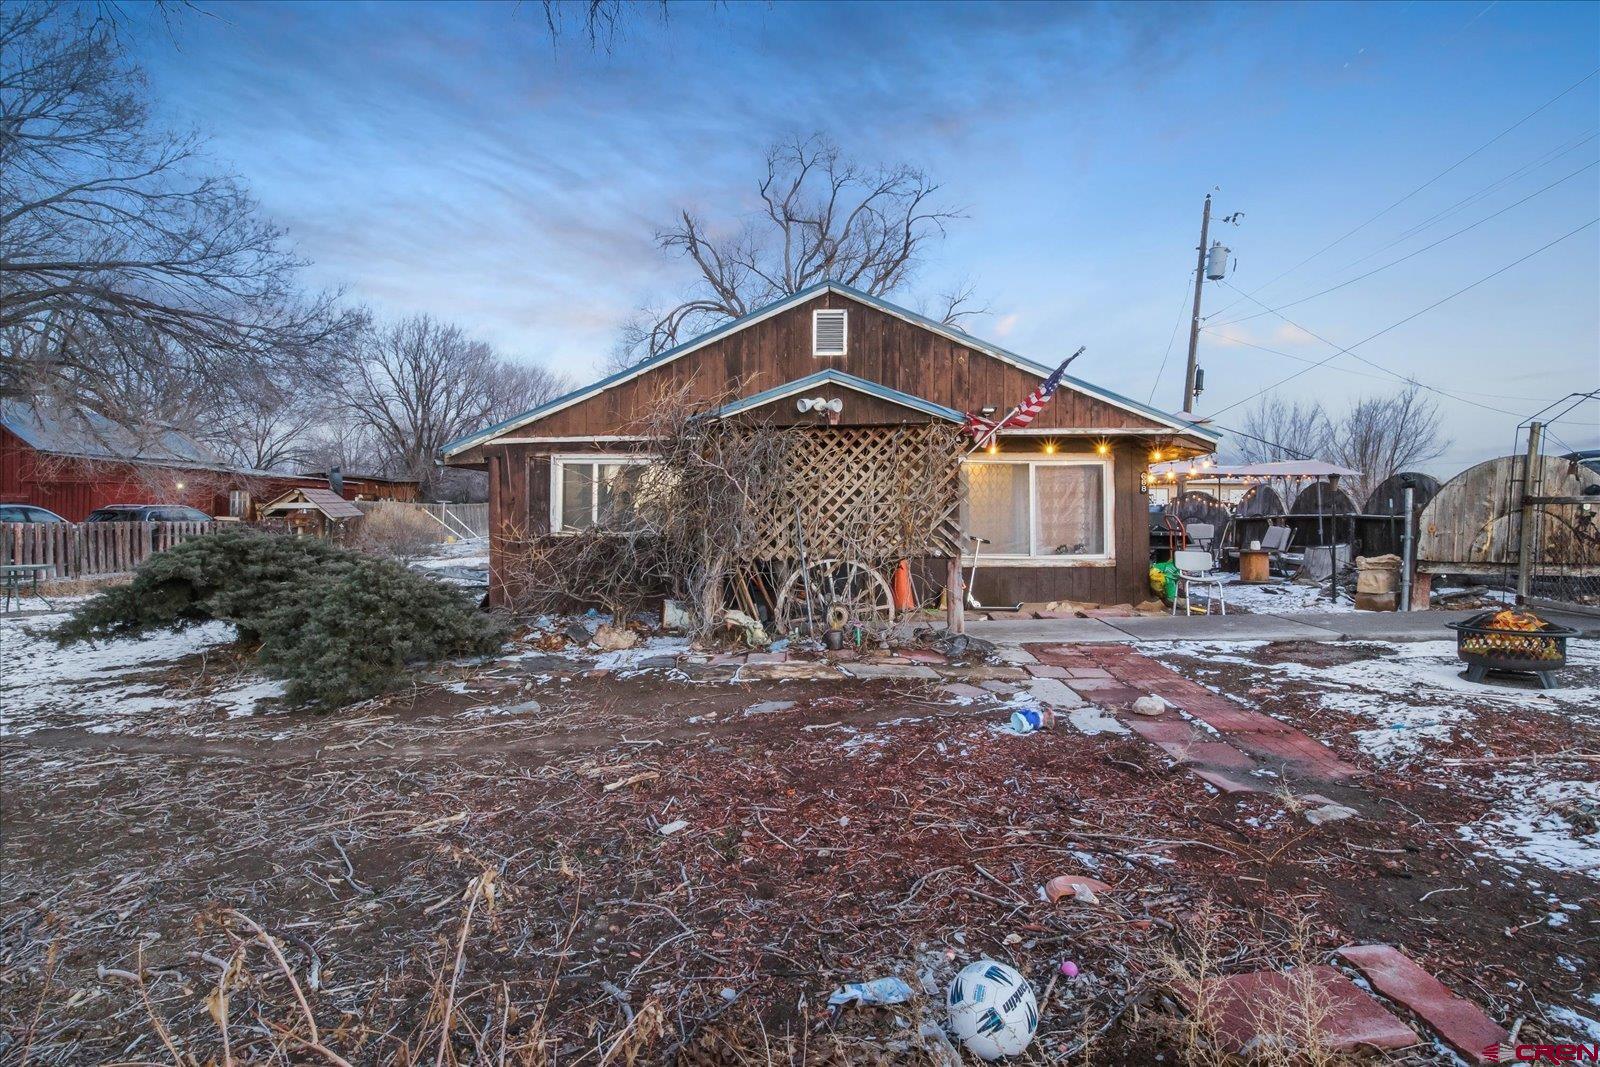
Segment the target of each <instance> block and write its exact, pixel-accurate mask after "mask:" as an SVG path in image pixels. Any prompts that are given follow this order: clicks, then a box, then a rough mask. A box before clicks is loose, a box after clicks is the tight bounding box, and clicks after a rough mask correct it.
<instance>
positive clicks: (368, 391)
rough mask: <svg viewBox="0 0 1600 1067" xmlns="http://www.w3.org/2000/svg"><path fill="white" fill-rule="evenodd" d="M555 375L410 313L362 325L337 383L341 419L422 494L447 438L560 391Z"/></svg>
mask: <svg viewBox="0 0 1600 1067" xmlns="http://www.w3.org/2000/svg"><path fill="white" fill-rule="evenodd" d="M563 388H564V383H563V381H562V380H561V378H560V377H559V376H558V375H555V374H553V373H551V372H550V371H548V370H546V369H544V368H543V367H537V366H529V365H523V364H515V363H510V362H508V361H507V360H505V359H502V358H501V357H500V356H498V355H497V354H496V353H495V351H494V349H493V348H491V347H490V346H489V345H487V344H485V343H483V342H482V341H475V340H473V339H472V338H470V337H468V336H467V334H466V333H465V332H464V331H463V330H462V329H461V328H460V327H458V326H453V325H449V324H447V323H441V322H438V321H437V320H435V319H432V318H430V317H428V316H426V315H416V316H412V317H411V318H408V319H403V320H401V321H399V322H395V323H391V324H389V325H386V326H379V327H375V328H372V329H370V330H368V331H367V333H366V334H365V335H364V336H363V338H362V340H361V342H360V344H359V345H358V348H357V358H356V359H355V360H354V362H353V365H352V366H351V367H350V370H349V373H348V376H347V378H346V380H345V381H344V382H343V383H342V384H341V386H340V392H339V403H340V407H341V409H342V417H343V418H344V419H346V420H348V421H349V422H351V423H353V424H355V425H356V426H358V427H360V428H362V429H363V430H364V431H366V432H367V433H369V434H370V435H371V437H372V439H373V441H374V442H375V443H376V444H377V446H378V448H379V450H380V451H381V453H382V454H383V456H384V459H385V465H386V466H387V467H388V468H389V469H391V470H394V471H396V472H398V473H403V474H405V475H406V476H408V477H413V478H416V479H417V480H418V481H419V482H420V483H421V486H422V491H423V493H424V494H425V495H427V494H430V493H431V492H432V491H433V489H434V487H435V485H436V484H437V482H438V478H439V452H440V450H441V449H442V448H443V447H444V446H445V445H446V444H448V443H449V442H450V441H452V440H454V439H455V438H457V437H461V436H463V435H465V434H467V433H470V432H472V431H474V430H478V429H481V428H483V427H484V426H485V425H487V424H489V423H492V422H497V421H500V420H501V419H505V418H509V417H511V416H512V415H516V414H518V413H520V412H523V411H526V410H528V409H529V408H532V407H535V406H537V405H538V404H540V403H542V402H543V401H545V400H548V399H550V398H552V397H554V396H556V395H557V394H558V393H560V392H561V391H562V389H563Z"/></svg>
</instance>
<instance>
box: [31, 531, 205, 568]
mask: <svg viewBox="0 0 1600 1067" xmlns="http://www.w3.org/2000/svg"><path fill="white" fill-rule="evenodd" d="M217 525H218V524H217V523H214V522H80V523H71V522H8V523H4V524H0V563H7V564H23V565H29V566H40V567H49V568H50V571H49V573H48V574H46V573H44V572H41V573H40V577H41V578H45V577H48V578H92V577H95V576H97V575H106V574H125V573H127V572H128V571H131V570H133V569H134V568H136V567H138V566H139V564H141V563H143V562H144V561H145V560H147V559H149V558H150V557H151V556H153V555H155V554H156V553H157V552H164V551H165V550H167V549H169V548H171V547H173V546H174V545H179V544H182V543H183V542H185V541H187V540H189V539H190V538H191V537H199V536H200V535H201V534H208V533H211V532H212V531H213V530H215V529H216V528H217Z"/></svg>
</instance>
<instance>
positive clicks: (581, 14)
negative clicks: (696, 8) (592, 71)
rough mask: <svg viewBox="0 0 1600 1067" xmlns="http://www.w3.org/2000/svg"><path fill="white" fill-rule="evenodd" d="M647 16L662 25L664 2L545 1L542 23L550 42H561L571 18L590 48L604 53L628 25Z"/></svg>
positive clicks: (646, 0)
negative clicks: (656, 19) (577, 24)
mask: <svg viewBox="0 0 1600 1067" xmlns="http://www.w3.org/2000/svg"><path fill="white" fill-rule="evenodd" d="M646 15H653V16H655V17H656V18H658V19H660V21H661V22H663V23H665V22H666V21H667V17H668V7H667V0H544V23H545V28H546V29H547V30H549V32H550V40H551V41H552V42H554V41H558V40H560V39H561V35H562V33H563V32H564V31H565V30H566V28H567V23H568V21H569V19H570V20H573V21H576V22H578V23H579V25H580V26H581V27H582V29H583V33H584V35H585V36H586V37H588V39H589V47H590V48H596V49H604V50H605V51H607V52H609V51H611V48H612V45H613V44H615V43H616V39H617V35H618V34H619V33H621V32H622V30H623V27H624V25H625V24H626V23H627V22H629V21H630V20H632V19H635V18H638V17H642V16H646Z"/></svg>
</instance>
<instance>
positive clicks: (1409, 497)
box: [1400, 485, 1417, 611]
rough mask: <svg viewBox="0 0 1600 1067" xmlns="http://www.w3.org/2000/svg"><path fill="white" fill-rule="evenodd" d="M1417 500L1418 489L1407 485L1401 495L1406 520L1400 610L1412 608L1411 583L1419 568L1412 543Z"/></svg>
mask: <svg viewBox="0 0 1600 1067" xmlns="http://www.w3.org/2000/svg"><path fill="white" fill-rule="evenodd" d="M1415 500H1416V490H1415V489H1413V488H1411V486H1409V485H1408V486H1406V491H1405V495H1404V496H1403V497H1401V505H1400V506H1401V507H1403V508H1405V521H1404V522H1403V523H1402V524H1401V526H1400V610H1401V611H1410V610H1411V583H1412V582H1413V581H1415V580H1416V579H1415V577H1414V572H1415V571H1416V569H1417V560H1416V555H1417V553H1416V548H1415V547H1414V546H1413V545H1412V543H1411V534H1412V529H1411V526H1412V515H1411V508H1412V506H1413V503H1414V501H1415Z"/></svg>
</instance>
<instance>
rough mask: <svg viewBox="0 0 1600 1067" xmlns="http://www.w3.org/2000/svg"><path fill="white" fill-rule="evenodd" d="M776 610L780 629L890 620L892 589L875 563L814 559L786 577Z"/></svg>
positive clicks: (886, 622)
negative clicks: (807, 608) (873, 564)
mask: <svg viewBox="0 0 1600 1067" xmlns="http://www.w3.org/2000/svg"><path fill="white" fill-rule="evenodd" d="M808 603H809V605H810V611H809V612H807V610H806V607H807V604H808ZM774 615H775V620H774V621H775V623H776V626H775V627H774V629H775V630H776V631H777V632H778V633H780V634H787V633H794V632H795V631H802V632H803V631H806V630H815V632H817V633H821V632H822V631H823V630H826V629H829V628H830V627H831V626H838V628H839V629H845V628H846V627H849V626H853V625H857V624H859V625H861V626H865V627H869V628H873V627H881V626H887V625H889V624H890V623H892V622H894V594H893V593H892V592H891V591H890V589H889V583H888V582H887V581H885V580H884V577H883V575H882V574H880V573H879V572H878V570H877V569H876V568H874V567H871V566H869V565H868V564H865V563H862V562H860V561H859V560H850V559H819V560H813V561H812V562H811V564H810V565H809V566H806V567H796V568H795V569H794V571H793V573H791V574H790V575H789V577H788V580H786V581H785V582H784V583H783V587H782V588H781V589H779V591H778V600H777V603H776V611H775V612H774ZM830 620H831V621H830Z"/></svg>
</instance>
